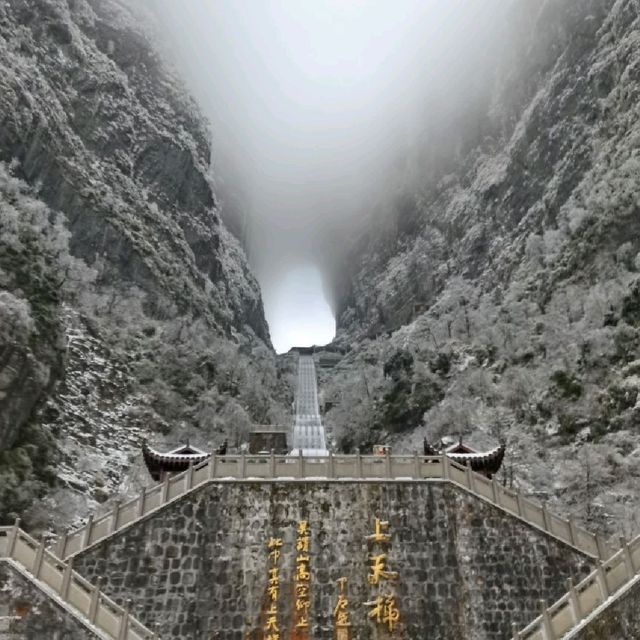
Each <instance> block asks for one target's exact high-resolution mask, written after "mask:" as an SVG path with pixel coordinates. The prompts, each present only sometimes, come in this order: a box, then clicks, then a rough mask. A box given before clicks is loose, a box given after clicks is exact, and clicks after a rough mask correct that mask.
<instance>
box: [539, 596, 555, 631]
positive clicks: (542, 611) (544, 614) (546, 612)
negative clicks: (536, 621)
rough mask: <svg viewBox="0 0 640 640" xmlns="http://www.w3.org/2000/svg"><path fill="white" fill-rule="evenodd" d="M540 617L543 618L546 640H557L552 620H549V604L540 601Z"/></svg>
mask: <svg viewBox="0 0 640 640" xmlns="http://www.w3.org/2000/svg"><path fill="white" fill-rule="evenodd" d="M540 615H541V616H542V628H543V629H544V638H545V640H557V639H556V634H555V633H554V631H553V625H552V624H551V618H549V610H548V609H547V603H546V602H545V601H544V600H540Z"/></svg>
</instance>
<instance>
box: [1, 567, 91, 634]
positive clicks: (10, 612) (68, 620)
mask: <svg viewBox="0 0 640 640" xmlns="http://www.w3.org/2000/svg"><path fill="white" fill-rule="evenodd" d="M16 614H20V615H22V619H21V620H16V621H12V622H11V623H10V625H9V628H4V629H2V630H0V640H4V638H7V640H8V639H11V640H14V639H17V638H20V639H21V640H22V639H24V640H96V639H97V638H98V636H97V635H95V634H94V633H92V632H91V631H90V630H89V629H88V628H87V627H85V626H84V625H83V624H81V623H80V622H78V620H76V618H74V617H73V616H72V615H71V614H70V613H68V612H67V611H66V610H65V609H64V608H63V607H61V606H59V605H58V603H57V602H56V601H55V600H53V599H51V598H48V597H47V596H46V595H45V593H44V592H43V591H41V590H40V589H38V588H37V587H36V586H35V585H34V584H33V583H32V582H30V581H29V580H27V579H26V578H25V577H24V576H22V575H21V574H20V573H19V572H18V571H16V570H15V569H14V568H13V567H12V566H11V565H10V564H9V563H8V562H1V561H0V615H1V616H6V617H10V616H15V615H16Z"/></svg>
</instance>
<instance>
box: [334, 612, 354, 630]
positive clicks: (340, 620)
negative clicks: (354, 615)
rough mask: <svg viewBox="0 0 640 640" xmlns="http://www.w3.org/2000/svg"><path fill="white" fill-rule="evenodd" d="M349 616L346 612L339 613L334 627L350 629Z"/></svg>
mask: <svg viewBox="0 0 640 640" xmlns="http://www.w3.org/2000/svg"><path fill="white" fill-rule="evenodd" d="M350 626H351V623H350V622H349V614H348V613H347V612H346V611H340V612H339V613H338V615H337V616H336V627H350Z"/></svg>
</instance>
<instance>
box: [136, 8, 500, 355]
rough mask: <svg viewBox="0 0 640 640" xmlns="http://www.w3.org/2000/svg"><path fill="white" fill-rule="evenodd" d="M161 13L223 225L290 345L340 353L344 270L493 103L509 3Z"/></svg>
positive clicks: (282, 344) (280, 341)
mask: <svg viewBox="0 0 640 640" xmlns="http://www.w3.org/2000/svg"><path fill="white" fill-rule="evenodd" d="M148 3H149V4H150V6H151V7H152V8H153V10H154V11H155V12H156V15H157V17H158V18H159V21H160V23H161V30H162V32H163V41H164V44H165V46H166V51H167V53H168V55H169V57H170V59H171V61H172V63H173V64H174V65H175V66H176V67H177V68H178V70H179V71H180V73H181V75H182V76H183V77H184V78H185V79H186V81H187V84H188V86H189V88H190V90H191V91H192V92H193V93H194V95H195V97H196V99H197V100H198V102H199V104H200V106H201V108H202V110H203V112H204V113H205V115H206V116H207V117H208V119H209V120H210V123H211V130H212V138H213V140H212V142H213V154H214V158H213V160H214V177H215V181H216V187H217V192H218V194H219V197H220V198H221V206H222V210H223V216H224V217H225V219H226V220H227V222H228V224H229V225H230V227H231V228H232V230H233V231H234V233H235V234H236V235H237V236H239V237H240V239H241V240H242V242H243V244H244V246H245V248H246V251H247V254H248V257H249V260H250V262H251V264H252V267H253V268H254V270H255V272H256V275H257V277H258V279H259V281H260V284H261V287H262V292H263V297H264V302H265V311H266V315H267V320H268V321H269V324H270V327H271V332H272V337H273V342H274V345H275V347H276V350H277V351H279V352H282V351H286V350H287V349H288V348H289V347H291V346H294V345H295V344H298V345H300V346H303V345H309V344H322V343H326V342H327V341H328V340H329V339H330V338H331V336H332V335H333V332H334V328H335V321H334V317H333V315H334V314H333V312H332V309H333V308H335V304H334V299H333V290H332V285H331V283H332V282H333V281H334V280H335V277H336V273H335V269H336V268H337V267H336V265H338V264H340V261H341V260H342V259H343V258H344V256H345V255H346V253H347V252H348V250H349V247H350V246H351V245H352V243H353V242H354V239H355V238H356V237H357V236H358V234H359V233H360V232H361V227H362V225H365V224H367V219H368V218H367V216H368V213H369V210H370V208H371V207H372V206H374V204H375V203H376V201H377V200H378V199H379V198H381V197H384V195H383V194H384V191H385V189H389V188H391V184H392V182H393V179H392V176H394V175H395V176H397V174H398V172H402V171H403V166H404V165H403V162H402V160H403V158H405V157H407V155H409V154H411V153H412V150H415V148H416V147H417V146H418V147H419V146H420V145H428V144H429V142H428V138H427V137H426V134H425V132H426V131H435V130H438V131H445V132H446V131H447V127H449V128H452V127H454V126H455V125H456V123H459V122H460V118H464V117H466V114H468V112H469V105H470V104H471V103H473V102H474V101H475V100H477V99H478V96H483V95H485V93H486V92H485V91H484V87H485V86H486V85H487V84H488V83H490V81H491V70H492V65H493V64H495V60H496V57H497V55H498V54H499V51H500V49H499V46H498V43H499V42H500V39H501V33H502V30H503V27H502V23H501V16H503V15H504V13H505V8H506V7H507V6H508V5H509V4H510V3H509V2H507V1H506V0H395V1H391V0H272V1H269V0H252V1H251V2H238V1H237V0H215V1H214V0H188V2H176V1H175V0H148ZM441 139H444V140H445V144H447V142H446V140H447V136H446V135H441ZM338 277H339V274H338ZM301 343H302V344H301Z"/></svg>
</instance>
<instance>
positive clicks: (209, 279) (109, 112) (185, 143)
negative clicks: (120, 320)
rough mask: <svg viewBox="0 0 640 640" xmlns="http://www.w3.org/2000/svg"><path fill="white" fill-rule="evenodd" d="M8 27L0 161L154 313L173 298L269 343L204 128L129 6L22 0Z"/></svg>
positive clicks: (105, 274)
mask: <svg viewBox="0 0 640 640" xmlns="http://www.w3.org/2000/svg"><path fill="white" fill-rule="evenodd" d="M0 26H1V33H2V39H1V40H0V47H2V55H1V57H0V60H1V61H2V62H1V64H2V73H1V74H0V75H1V76H2V80H1V81H0V82H1V83H2V84H1V86H0V95H1V96H2V97H1V98H0V101H1V102H0V113H2V114H3V115H2V121H1V123H0V160H5V161H7V162H9V161H11V160H13V159H17V160H18V162H19V169H18V170H19V174H20V175H21V177H23V178H25V179H26V180H27V181H28V182H29V183H35V182H38V183H39V184H40V194H41V197H42V198H43V200H44V201H45V202H46V203H47V204H48V205H49V206H51V207H52V208H53V209H55V210H58V211H62V212H64V213H65V214H66V216H67V219H68V223H69V228H70V230H71V232H72V235H71V248H72V252H73V253H74V255H76V256H78V257H81V258H83V259H85V260H86V261H87V262H88V263H89V264H90V265H91V264H94V263H95V262H96V260H97V259H98V258H100V259H101V263H100V264H101V273H100V277H101V279H102V280H103V281H104V282H111V283H113V282H117V283H118V284H119V286H121V285H122V283H123V282H125V283H127V282H128V283H133V284H135V285H137V286H139V287H140V288H141V289H142V290H144V291H145V292H146V293H147V294H148V300H147V305H148V307H149V308H151V309H152V308H154V307H162V306H163V305H165V304H167V302H169V301H170V302H172V303H174V304H176V305H178V307H179V308H181V309H194V310H197V312H198V313H200V314H204V315H205V316H206V317H207V318H209V320H210V321H211V322H214V323H216V324H217V325H218V326H219V327H220V329H221V330H222V331H226V332H229V331H230V329H231V327H232V326H238V327H242V326H243V325H244V324H246V325H248V326H249V327H251V329H252V330H253V331H254V332H255V334H256V335H257V336H259V337H260V338H262V339H263V340H265V341H268V339H269V338H268V330H267V326H266V323H265V321H264V317H263V315H262V307H261V300H260V295H259V291H258V287H257V284H256V282H255V280H254V279H253V277H252V276H251V275H250V274H249V272H248V269H247V268H246V264H244V258H243V256H242V255H241V252H239V251H237V250H235V249H233V248H230V246H229V244H230V243H229V241H228V238H227V237H226V236H225V232H224V230H223V228H222V225H221V222H220V218H219V215H218V212H217V210H216V208H215V199H214V196H213V192H212V189H211V183H210V180H209V175H208V170H209V162H210V151H209V148H208V134H207V130H206V126H205V125H204V123H203V119H202V117H201V116H200V115H199V113H198V112H197V109H196V108H195V106H194V104H193V102H192V101H191V100H190V98H188V97H187V96H186V94H185V92H184V90H183V88H182V86H181V85H180V83H179V82H178V81H177V80H176V79H175V78H173V77H172V76H171V74H170V73H169V72H168V71H167V69H166V68H165V67H164V66H163V65H162V63H161V61H160V60H159V58H158V55H157V53H156V52H155V51H154V49H153V48H152V46H151V45H150V43H149V41H148V39H147V37H146V36H145V35H144V34H143V33H142V32H140V30H139V28H138V27H137V26H136V21H135V18H134V16H132V15H131V13H130V11H129V10H128V9H126V8H125V5H124V4H123V5H120V4H119V3H117V2H103V1H100V2H98V1H95V2H87V1H85V0H81V1H74V2H70V1H67V0H41V1H40V0H39V1H38V2H27V1H21V0H19V1H18V2H12V3H10V4H4V5H3V6H2V8H1V9H0ZM238 276H239V277H238ZM231 287H234V288H236V287H240V290H239V291H236V292H235V295H233V296H228V295H227V290H228V289H229V288H231Z"/></svg>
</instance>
